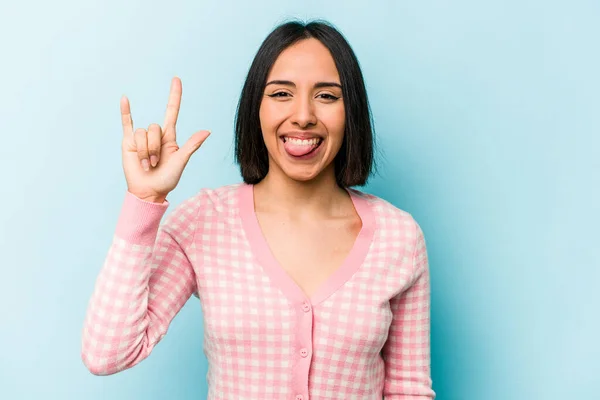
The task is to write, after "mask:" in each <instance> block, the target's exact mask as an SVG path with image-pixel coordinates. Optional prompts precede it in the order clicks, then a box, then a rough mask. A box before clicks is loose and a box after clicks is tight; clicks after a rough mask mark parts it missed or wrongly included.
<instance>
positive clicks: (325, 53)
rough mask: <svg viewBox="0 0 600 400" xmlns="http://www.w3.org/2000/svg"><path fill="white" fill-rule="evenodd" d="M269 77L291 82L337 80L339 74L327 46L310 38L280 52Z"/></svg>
mask: <svg viewBox="0 0 600 400" xmlns="http://www.w3.org/2000/svg"><path fill="white" fill-rule="evenodd" d="M271 79H277V80H289V81H293V82H296V81H299V82H307V81H310V82H318V81H339V75H338V71H337V68H336V66H335V61H334V60H333V57H332V56H331V53H330V52H329V50H328V49H327V47H325V46H324V45H323V44H322V43H321V42H320V41H318V40H317V39H313V38H311V39H306V40H302V41H300V42H298V43H295V44H293V45H292V46H290V47H288V48H287V49H285V50H284V51H282V52H281V54H280V55H279V57H278V58H277V60H275V63H274V64H273V68H271V71H270V73H269V80H271ZM299 82H296V83H299Z"/></svg>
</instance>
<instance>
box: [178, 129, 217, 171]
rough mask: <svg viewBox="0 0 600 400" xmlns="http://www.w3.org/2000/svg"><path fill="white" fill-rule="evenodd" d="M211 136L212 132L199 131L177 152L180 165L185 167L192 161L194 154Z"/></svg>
mask: <svg viewBox="0 0 600 400" xmlns="http://www.w3.org/2000/svg"><path fill="white" fill-rule="evenodd" d="M209 135H210V131H198V132H196V133H194V134H193V135H192V136H191V137H190V138H189V139H188V140H187V142H185V144H184V145H183V146H181V147H180V148H179V150H177V153H176V154H177V158H178V161H179V162H180V163H182V164H183V166H185V165H186V164H187V162H188V161H189V160H190V157H191V156H192V154H194V153H195V152H196V150H198V149H199V148H200V146H202V143H204V141H205V140H206V138H207V137H208V136H209Z"/></svg>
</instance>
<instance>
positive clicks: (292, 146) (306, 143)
mask: <svg viewBox="0 0 600 400" xmlns="http://www.w3.org/2000/svg"><path fill="white" fill-rule="evenodd" d="M281 140H283V148H284V149H285V151H286V153H287V154H288V155H289V156H291V157H293V158H294V159H300V160H305V159H308V158H311V157H313V156H314V155H315V154H316V153H317V151H316V150H317V149H318V148H320V147H321V144H322V143H323V139H321V138H311V139H298V138H292V137H286V136H283V137H282V138H281Z"/></svg>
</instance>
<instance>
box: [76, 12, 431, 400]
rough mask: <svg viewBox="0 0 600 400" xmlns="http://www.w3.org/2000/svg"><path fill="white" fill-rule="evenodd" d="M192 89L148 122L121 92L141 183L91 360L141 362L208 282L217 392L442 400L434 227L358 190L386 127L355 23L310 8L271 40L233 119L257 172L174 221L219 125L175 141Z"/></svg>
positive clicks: (100, 364) (130, 177)
mask: <svg viewBox="0 0 600 400" xmlns="http://www.w3.org/2000/svg"><path fill="white" fill-rule="evenodd" d="M181 90H182V89H181V82H180V81H179V79H177V78H174V79H173V81H172V86H171V93H170V96H169V102H168V106H167V113H166V119H165V121H164V125H163V126H162V127H161V126H159V125H158V124H152V125H150V126H149V127H148V130H147V131H146V130H145V129H141V128H138V129H136V130H135V131H133V122H132V119H131V114H130V108H129V103H128V100H127V99H126V98H123V99H122V100H121V113H122V121H123V130H124V136H123V167H124V172H125V178H126V181H127V189H128V190H127V193H126V194H125V199H124V204H123V208H122V211H121V214H120V217H119V219H118V223H117V227H116V232H115V236H114V240H113V243H112V245H111V247H110V249H109V252H108V255H107V258H106V261H105V264H104V266H103V268H102V269H101V271H100V274H99V276H98V280H97V283H96V286H95V290H94V293H93V295H92V297H91V300H90V304H89V308H88V312H87V316H86V319H85V326H84V330H83V338H82V339H83V343H82V358H83V362H84V363H85V365H86V366H87V368H88V369H89V370H90V371H91V372H92V373H94V374H97V375H108V374H114V373H116V372H119V371H122V370H124V369H127V368H131V367H133V366H134V365H136V364H137V363H139V362H140V361H142V360H144V359H145V358H146V357H148V356H149V355H150V353H151V351H152V349H153V348H154V346H156V344H157V343H158V342H159V341H160V340H161V339H162V338H163V337H164V335H165V334H166V332H167V329H168V327H169V324H170V323H171V321H172V319H173V318H174V317H175V315H176V314H177V313H178V312H179V310H180V309H181V308H182V307H183V305H184V304H185V303H186V301H187V300H188V299H189V298H190V297H191V295H192V294H195V295H196V296H197V297H198V298H199V300H200V305H201V307H202V312H203V316H204V329H205V332H204V351H205V354H206V356H207V359H208V362H209V370H208V374H207V381H208V384H209V390H208V398H209V399H227V400H232V399H257V400H258V399H260V400H265V399H277V400H279V399H289V400H308V399H381V398H382V396H383V398H384V399H386V400H392V399H395V400H400V399H403V400H408V399H414V400H417V399H420V400H424V399H433V398H434V397H435V393H434V392H433V390H432V382H431V377H430V341H429V335H430V333H429V332H430V331H429V327H430V320H429V316H430V310H429V298H430V291H429V290H430V289H429V270H428V268H429V267H428V261H427V251H426V246H425V240H424V237H423V232H422V230H421V229H420V227H419V225H418V224H417V222H416V221H415V220H414V219H413V217H412V216H411V215H410V214H409V213H408V212H405V211H402V210H400V209H398V208H396V207H394V206H392V205H391V204H390V203H388V202H386V201H384V200H382V199H380V198H378V197H375V196H373V195H369V194H365V193H363V192H360V191H358V190H356V189H351V187H352V186H360V185H364V184H365V182H366V181H367V179H368V177H369V175H370V173H371V170H372V163H373V133H372V124H371V117H370V112H369V106H368V101H367V94H366V90H365V85H364V82H363V77H362V73H361V70H360V67H359V64H358V61H357V59H356V57H355V55H354V53H353V51H352V49H351V47H350V46H349V44H348V43H347V42H346V40H345V39H344V38H343V36H342V35H341V34H340V33H339V32H338V31H337V30H336V29H335V28H333V27H332V26H331V25H330V24H328V23H326V22H319V21H313V22H311V23H308V24H303V23H299V22H289V23H285V24H283V25H281V26H279V27H277V28H276V29H275V30H274V31H273V32H272V33H271V34H270V35H269V36H268V37H267V38H266V39H265V41H264V42H263V44H262V45H261V47H260V49H259V50H258V53H257V55H256V57H255V59H254V61H253V63H252V65H251V67H250V70H249V73H248V76H247V79H246V82H245V85H244V88H243V90H242V94H241V98H240V102H239V107H238V113H237V118H236V136H235V140H236V150H235V151H236V161H237V162H238V164H239V165H240V167H241V174H242V177H243V183H238V184H234V185H228V186H224V187H220V188H217V189H202V190H200V191H199V192H198V193H197V194H196V195H194V196H193V197H191V198H189V199H187V200H186V201H184V202H183V203H182V204H181V205H179V206H178V207H176V208H175V209H174V210H173V211H172V212H171V213H169V214H168V215H167V218H166V219H165V221H164V222H163V223H162V224H161V223H160V220H161V218H162V216H163V214H164V213H165V211H166V209H167V207H168V205H169V203H168V201H167V200H166V198H167V195H168V193H169V192H170V191H172V190H173V189H174V188H175V187H176V185H177V183H178V182H179V179H180V177H181V174H182V171H183V169H184V168H185V166H186V164H187V162H188V160H189V158H190V156H191V155H192V154H193V153H194V151H196V149H198V148H199V147H200V145H201V144H202V143H203V142H204V140H205V139H206V138H207V136H208V135H209V132H208V131H200V132H197V133H196V134H194V135H193V136H192V137H191V138H190V139H189V140H188V141H187V142H186V143H185V145H183V146H182V147H181V148H179V146H178V145H177V143H176V137H175V125H176V121H177V115H178V112H179V105H180V100H181Z"/></svg>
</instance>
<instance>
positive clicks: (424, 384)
mask: <svg viewBox="0 0 600 400" xmlns="http://www.w3.org/2000/svg"><path fill="white" fill-rule="evenodd" d="M415 230H416V231H415V246H414V251H413V257H412V261H413V277H412V285H411V286H410V287H409V288H408V289H407V290H405V291H403V292H402V293H400V294H398V295H397V296H396V297H394V298H393V299H392V300H391V301H390V307H391V309H392V313H393V320H392V324H391V327H390V332H389V337H388V339H387V342H386V343H385V345H384V347H383V352H382V355H383V359H384V361H385V385H384V389H383V395H384V399H385V400H425V399H427V400H431V399H434V398H435V392H434V391H433V390H432V381H431V374H430V287H429V263H428V259H427V249H426V245H425V239H424V236H423V231H422V230H421V228H420V226H419V225H418V224H417V222H416V221H415Z"/></svg>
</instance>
